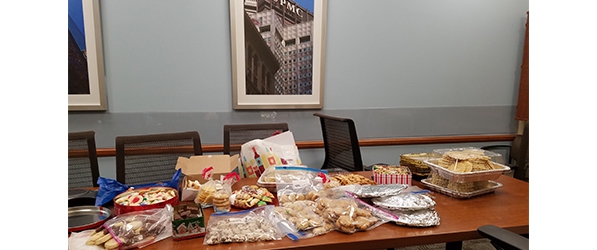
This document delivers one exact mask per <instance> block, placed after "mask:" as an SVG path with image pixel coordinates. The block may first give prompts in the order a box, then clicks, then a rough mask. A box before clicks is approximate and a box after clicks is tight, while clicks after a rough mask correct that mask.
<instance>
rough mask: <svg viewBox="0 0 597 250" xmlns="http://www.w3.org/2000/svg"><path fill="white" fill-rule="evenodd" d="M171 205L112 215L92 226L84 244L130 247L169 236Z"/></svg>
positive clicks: (111, 247) (108, 247) (108, 249)
mask: <svg viewBox="0 0 597 250" xmlns="http://www.w3.org/2000/svg"><path fill="white" fill-rule="evenodd" d="M172 212H173V209H172V206H169V205H168V206H166V207H165V208H161V209H151V210H145V211H138V212H131V213H127V214H122V215H119V216H116V217H114V218H112V219H110V220H108V221H106V222H105V223H104V224H103V225H102V226H100V227H99V228H97V229H95V230H94V231H93V232H92V233H91V234H90V236H89V238H88V239H87V242H86V244H87V245H96V246H102V247H103V248H104V249H107V250H113V249H131V248H135V247H138V246H144V245H147V244H151V243H153V242H155V241H158V240H161V239H163V238H167V237H170V236H172V224H171V221H172Z"/></svg>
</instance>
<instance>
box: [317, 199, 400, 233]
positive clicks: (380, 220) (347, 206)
mask: <svg viewBox="0 0 597 250" xmlns="http://www.w3.org/2000/svg"><path fill="white" fill-rule="evenodd" d="M332 191H333V190H326V191H325V192H323V195H322V197H320V198H319V199H317V201H316V211H317V213H318V214H320V215H321V216H322V217H323V218H325V219H326V220H328V221H329V222H331V223H333V224H334V228H335V229H336V230H338V231H340V232H343V233H348V234H352V233H355V232H358V231H368V230H371V229H374V228H376V227H378V226H379V225H382V224H384V223H387V222H389V221H396V220H397V218H396V216H395V215H392V214H390V213H388V212H386V211H383V210H381V209H379V208H376V207H373V206H371V205H369V204H367V203H366V202H364V201H362V200H360V199H359V198H357V197H356V196H354V195H353V194H352V193H350V192H348V191H344V192H343V193H341V192H332Z"/></svg>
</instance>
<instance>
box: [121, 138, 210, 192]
mask: <svg viewBox="0 0 597 250" xmlns="http://www.w3.org/2000/svg"><path fill="white" fill-rule="evenodd" d="M202 154H203V151H202V149H201V138H200V137H199V132H197V131H189V132H177V133H164V134H146V135H132V136H117V137H116V180H117V181H118V182H120V183H123V184H127V185H138V184H146V183H156V182H166V181H170V180H171V179H172V176H174V173H176V170H175V167H176V163H177V162H178V157H179V156H183V157H191V156H193V155H202Z"/></svg>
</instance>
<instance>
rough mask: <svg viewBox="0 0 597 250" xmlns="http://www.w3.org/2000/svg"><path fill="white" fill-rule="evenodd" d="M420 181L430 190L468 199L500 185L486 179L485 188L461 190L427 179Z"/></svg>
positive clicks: (489, 191)
mask: <svg viewBox="0 0 597 250" xmlns="http://www.w3.org/2000/svg"><path fill="white" fill-rule="evenodd" d="M421 183H423V184H424V185H425V186H427V187H428V188H429V189H430V190H433V191H435V192H438V193H441V194H444V195H447V196H450V197H453V198H458V199H469V198H473V197H476V196H480V195H484V194H489V193H493V192H494V191H495V190H496V189H498V188H500V187H502V184H501V183H499V182H496V181H488V186H487V187H486V188H483V189H479V190H475V191H472V192H462V191H456V190H452V189H449V188H446V187H442V186H438V185H435V184H433V183H431V181H429V180H428V179H424V180H421Z"/></svg>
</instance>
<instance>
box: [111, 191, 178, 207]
mask: <svg viewBox="0 0 597 250" xmlns="http://www.w3.org/2000/svg"><path fill="white" fill-rule="evenodd" d="M175 197H176V198H178V197H177V196H176V190H175V189H172V188H167V187H153V188H143V189H130V190H128V191H127V192H124V193H122V194H120V195H118V196H116V198H114V202H116V203H117V204H119V205H122V206H143V205H152V204H156V203H160V202H164V201H167V200H170V199H172V198H175Z"/></svg>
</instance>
